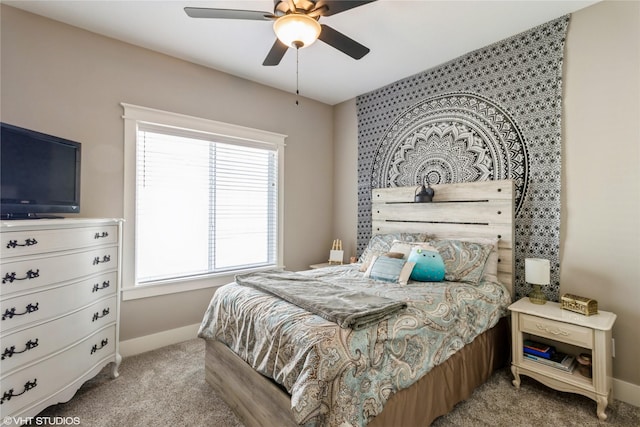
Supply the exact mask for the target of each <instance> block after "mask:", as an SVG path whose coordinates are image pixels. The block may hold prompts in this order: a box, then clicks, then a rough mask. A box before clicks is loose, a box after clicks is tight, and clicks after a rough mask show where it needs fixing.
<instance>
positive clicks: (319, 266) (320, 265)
mask: <svg viewBox="0 0 640 427" xmlns="http://www.w3.org/2000/svg"><path fill="white" fill-rule="evenodd" d="M338 265H342V264H332V263H330V262H323V263H320V264H311V265H310V266H309V268H311V269H312V270H314V269H316V268H323V267H331V266H338Z"/></svg>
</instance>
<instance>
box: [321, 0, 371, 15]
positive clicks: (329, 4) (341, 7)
mask: <svg viewBox="0 0 640 427" xmlns="http://www.w3.org/2000/svg"><path fill="white" fill-rule="evenodd" d="M374 1H376V0H363V1H361V0H355V1H345V0H342V1H340V0H318V1H317V2H316V7H315V8H314V10H316V9H320V8H323V7H324V11H323V12H322V14H321V15H322V16H331V15H335V14H336V13H340V12H344V11H345V10H349V9H353V8H354V7H358V6H362V5H363V4H367V3H373V2H374Z"/></svg>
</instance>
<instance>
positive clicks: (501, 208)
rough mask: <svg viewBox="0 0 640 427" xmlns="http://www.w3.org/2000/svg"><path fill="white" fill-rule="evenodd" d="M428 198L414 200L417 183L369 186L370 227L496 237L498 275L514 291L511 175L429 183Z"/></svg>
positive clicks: (375, 230) (380, 230) (383, 231)
mask: <svg viewBox="0 0 640 427" xmlns="http://www.w3.org/2000/svg"><path fill="white" fill-rule="evenodd" d="M432 188H433V189H434V190H435V195H434V197H433V202H431V203H414V196H415V192H416V187H394V188H378V189H374V190H373V192H372V197H371V220H372V223H371V232H372V234H386V233H395V232H410V233H416V232H423V233H428V234H430V235H432V236H434V237H436V238H455V237H459V238H461V237H484V238H496V237H497V238H498V239H499V240H498V250H499V254H498V257H499V261H498V279H499V280H500V282H501V283H502V284H504V285H505V286H506V287H508V288H509V290H510V291H511V296H512V298H513V295H514V291H513V289H514V286H513V282H514V268H513V266H514V255H513V254H514V227H513V223H514V201H513V200H514V197H513V195H514V185H513V181H512V180H503V181H482V182H468V183H459V184H440V185H433V186H432Z"/></svg>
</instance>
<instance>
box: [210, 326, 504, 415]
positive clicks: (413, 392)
mask: <svg viewBox="0 0 640 427" xmlns="http://www.w3.org/2000/svg"><path fill="white" fill-rule="evenodd" d="M509 354H510V328H509V321H508V317H503V318H502V319H501V320H500V322H498V324H497V325H496V326H494V327H493V328H492V329H490V330H488V331H486V332H484V333H483V334H481V335H479V336H478V337H477V338H476V339H475V340H474V341H473V342H471V343H470V344H468V345H466V346H465V347H463V348H462V349H461V350H460V351H458V352H457V353H455V354H454V355H453V356H451V357H450V358H449V359H447V360H446V361H445V362H444V363H442V364H440V365H438V366H436V367H435V368H433V369H432V370H431V371H429V372H428V373H427V374H426V375H425V376H424V377H422V378H421V379H420V380H418V381H417V382H416V383H415V384H413V385H412V386H411V387H409V388H407V389H404V390H400V391H399V392H398V393H396V394H394V395H393V396H392V397H391V398H390V399H389V400H388V401H387V403H386V404H385V407H384V410H383V411H382V413H381V414H380V415H378V416H377V417H375V418H374V419H373V420H372V421H371V422H370V423H369V424H368V427H369V426H370V427H387V426H392V425H402V426H403V427H411V426H416V427H417V426H421V427H424V426H428V425H430V424H431V423H432V422H433V420H435V419H436V418H437V417H439V416H441V415H444V414H447V413H448V412H450V411H451V410H452V409H453V407H454V406H455V405H456V404H457V403H459V402H461V401H463V400H465V399H467V398H468V397H469V396H471V393H473V390H474V389H475V388H476V387H478V386H479V385H481V384H483V383H484V382H486V381H487V379H489V377H490V376H491V374H492V373H493V372H494V371H495V370H496V369H499V368H501V367H503V366H506V364H507V362H508V361H509ZM205 378H206V381H207V382H208V383H209V384H210V385H211V386H212V387H213V388H214V390H216V391H217V392H218V393H219V394H220V397H222V399H224V401H225V402H226V403H227V404H228V405H229V406H230V407H231V409H232V410H233V411H234V412H235V413H236V415H238V418H240V420H241V421H242V422H243V423H244V424H245V426H246V427H268V426H274V427H275V426H278V427H280V426H282V427H284V426H291V427H293V426H296V425H297V424H296V422H295V421H294V419H293V416H292V415H291V409H290V408H291V399H290V397H289V395H288V394H287V393H286V391H285V390H283V389H282V388H281V387H280V386H278V385H277V384H276V383H275V382H273V381H272V380H271V379H269V378H267V377H265V376H263V375H261V374H259V373H258V372H257V371H255V370H254V369H253V368H251V366H249V365H248V364H247V363H245V362H244V361H243V360H242V359H241V358H240V357H238V356H237V355H236V354H235V353H233V352H232V351H231V350H229V348H228V347H226V346H225V345H224V344H222V343H220V342H218V341H206V354H205Z"/></svg>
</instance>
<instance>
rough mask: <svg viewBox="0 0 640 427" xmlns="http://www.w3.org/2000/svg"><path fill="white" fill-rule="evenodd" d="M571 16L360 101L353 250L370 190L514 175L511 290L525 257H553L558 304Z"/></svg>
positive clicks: (551, 290)
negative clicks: (566, 65)
mask: <svg viewBox="0 0 640 427" xmlns="http://www.w3.org/2000/svg"><path fill="white" fill-rule="evenodd" d="M568 23H569V15H567V16H564V17H561V18H558V19H556V20H554V21H551V22H548V23H546V24H543V25H541V26H538V27H536V28H533V29H531V30H529V31H526V32H524V33H521V34H518V35H515V36H513V37H510V38H508V39H506V40H503V41H501V42H498V43H495V44H493V45H491V46H488V47H485V48H483V49H479V50H477V51H475V52H471V53H469V54H467V55H464V56H462V57H460V58H458V59H455V60H453V61H451V62H448V63H446V64H443V65H441V66H439V67H437V68H433V69H431V70H427V71H425V72H422V73H419V74H416V75H414V76H411V77H408V78H406V79H404V80H401V81H398V82H396V83H393V84H391V85H389V86H386V87H383V88H381V89H378V90H376V91H373V92H370V93H368V94H365V95H362V96H359V97H358V98H357V100H356V105H357V111H358V252H359V253H361V252H362V250H364V248H365V247H366V245H367V242H368V241H369V238H370V236H371V190H372V189H373V188H384V187H401V186H412V185H418V184H419V183H422V182H423V180H425V179H428V180H429V182H430V183H432V184H445V183H455V182H471V181H485V180H502V179H512V180H513V181H514V183H515V190H516V191H515V208H516V216H515V276H516V281H515V292H516V298H519V297H522V296H525V295H527V294H528V293H529V291H530V288H529V285H527V284H526V283H525V282H524V259H525V258H530V257H535V258H546V259H549V260H550V261H551V266H552V267H551V286H549V287H544V291H545V293H546V294H547V297H548V298H549V299H551V300H554V301H557V300H558V289H559V247H560V178H561V117H562V62H563V53H564V41H565V35H566V30H567V25H568Z"/></svg>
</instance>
